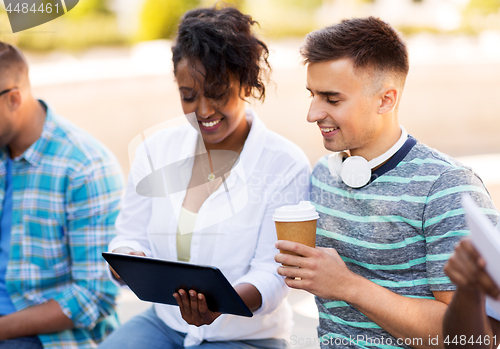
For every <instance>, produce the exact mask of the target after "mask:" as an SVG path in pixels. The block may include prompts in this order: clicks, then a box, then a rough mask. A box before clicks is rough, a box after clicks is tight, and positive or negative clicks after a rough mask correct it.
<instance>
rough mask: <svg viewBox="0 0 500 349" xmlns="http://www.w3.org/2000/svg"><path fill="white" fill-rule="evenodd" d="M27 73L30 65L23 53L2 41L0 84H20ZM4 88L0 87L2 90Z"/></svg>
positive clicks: (0, 46)
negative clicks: (12, 82)
mask: <svg viewBox="0 0 500 349" xmlns="http://www.w3.org/2000/svg"><path fill="white" fill-rule="evenodd" d="M27 71H28V64H27V63H26V59H25V58H24V55H23V54H22V52H21V51H20V50H19V49H18V48H17V47H15V46H13V45H10V44H8V43H6V42H2V41H0V84H4V83H7V82H8V81H14V82H18V81H19V80H20V79H21V76H22V74H25V73H27ZM3 87H4V86H1V85H0V88H3Z"/></svg>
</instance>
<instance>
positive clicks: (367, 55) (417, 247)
mask: <svg viewBox="0 0 500 349" xmlns="http://www.w3.org/2000/svg"><path fill="white" fill-rule="evenodd" d="M302 55H303V57H304V63H305V64H306V65H307V85H306V88H307V89H308V90H309V91H310V93H311V98H312V101H311V106H310V109H309V113H308V116H307V120H308V121H309V122H316V123H317V125H318V126H319V128H320V131H321V133H322V136H323V140H324V146H325V148H326V149H328V150H330V151H332V152H335V153H334V154H332V155H331V156H330V157H328V156H327V157H324V158H322V159H320V161H319V162H318V163H317V164H316V166H315V168H314V172H313V175H312V187H311V201H312V202H313V203H314V204H315V206H316V209H317V211H318V212H319V215H320V218H319V220H318V225H317V246H318V248H310V247H307V246H304V245H301V244H297V243H293V242H289V241H278V243H277V244H276V247H277V248H279V249H281V250H288V251H291V252H295V253H297V254H299V255H300V256H293V255H288V254H278V255H277V256H276V261H277V262H280V263H283V264H287V265H292V266H296V267H299V268H289V267H280V268H279V269H278V273H279V274H281V275H283V276H286V277H287V278H286V280H285V281H286V283H287V285H288V286H290V287H292V288H297V289H304V290H306V291H309V292H311V293H313V294H314V295H316V296H317V297H316V303H317V305H318V309H319V317H320V323H319V327H318V334H319V337H320V344H321V346H322V347H332V346H333V347H336V348H364V347H379V348H389V347H403V348H408V347H418V348H428V347H442V346H443V343H442V339H443V338H442V324H443V316H444V314H445V311H446V309H447V304H448V303H449V302H450V300H451V298H452V295H453V290H454V289H455V286H454V285H453V284H452V283H451V281H450V280H449V279H448V278H447V277H446V275H445V274H444V272H443V266H444V264H445V263H446V261H447V259H448V258H449V256H450V255H451V253H452V252H453V249H454V246H455V244H456V243H457V241H458V240H459V239H460V238H461V237H462V236H464V235H467V234H468V230H467V227H466V222H465V214H464V211H463V209H462V208H461V206H460V197H461V195H462V194H464V193H468V194H470V195H471V196H472V197H473V199H474V200H475V202H476V203H477V204H478V205H479V206H480V207H481V208H482V211H483V212H484V213H485V214H487V215H489V217H490V219H491V220H492V221H493V222H494V223H496V222H497V221H498V213H497V211H496V210H495V209H494V206H493V204H492V202H491V199H490V197H489V194H488V192H487V191H486V189H485V187H484V185H483V184H482V182H481V180H480V179H479V178H478V177H477V176H476V175H475V174H474V173H473V172H472V171H471V170H470V169H468V168H465V167H464V166H462V165H461V164H459V163H457V162H456V161H454V160H453V159H451V158H450V157H448V156H446V155H444V154H442V153H440V152H438V151H436V150H434V149H431V148H429V147H428V146H426V145H424V144H422V143H420V142H418V141H417V140H416V139H415V138H413V137H411V136H408V135H407V133H406V131H405V130H404V128H402V127H401V126H400V125H399V121H398V106H399V102H400V99H401V94H402V92H403V88H404V84H405V79H406V76H407V74H408V70H409V64H408V54H407V49H406V46H405V44H404V42H403V41H402V39H401V37H400V36H399V34H398V33H397V32H396V31H395V30H394V29H393V28H392V27H391V26H389V25H388V24H386V23H385V22H383V21H381V20H379V19H376V18H373V17H369V18H363V19H352V20H345V21H342V22H341V23H339V24H337V25H335V26H331V27H327V28H324V29H321V30H318V31H316V32H313V33H311V34H309V35H308V36H307V38H306V41H305V44H304V46H303V48H302ZM423 102H425V101H423ZM342 151H346V152H343V153H340V152H342Z"/></svg>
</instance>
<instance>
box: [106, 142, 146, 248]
mask: <svg viewBox="0 0 500 349" xmlns="http://www.w3.org/2000/svg"><path fill="white" fill-rule="evenodd" d="M136 154H137V156H136V159H135V161H134V164H133V166H132V168H131V169H130V174H129V178H128V181H127V185H126V187H125V192H124V195H123V197H122V201H121V208H120V213H119V214H118V217H117V218H116V222H115V228H116V237H115V238H114V239H113V240H111V242H110V244H109V247H108V250H109V251H113V250H114V249H115V248H117V247H121V246H128V247H131V248H133V249H134V250H136V251H142V252H144V253H145V254H146V256H150V255H151V247H150V244H149V239H148V234H147V227H148V224H149V220H150V217H151V206H152V198H150V197H146V196H143V195H139V194H137V191H136V188H137V184H138V183H139V182H140V180H142V179H143V178H145V177H146V176H147V175H149V174H151V172H152V170H151V166H150V165H149V161H148V157H147V155H146V153H145V151H144V148H143V147H139V148H138V149H137V153H136Z"/></svg>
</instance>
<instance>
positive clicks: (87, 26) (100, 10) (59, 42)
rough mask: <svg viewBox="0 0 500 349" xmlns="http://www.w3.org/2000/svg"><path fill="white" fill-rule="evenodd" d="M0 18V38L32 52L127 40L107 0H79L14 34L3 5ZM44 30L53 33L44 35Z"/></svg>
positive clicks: (119, 43)
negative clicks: (59, 14)
mask: <svg viewBox="0 0 500 349" xmlns="http://www.w3.org/2000/svg"><path fill="white" fill-rule="evenodd" d="M45 2H50V1H45ZM0 18H1V19H0V40H3V41H8V42H11V43H14V44H15V45H17V46H19V47H21V48H23V49H29V50H31V51H50V50H54V49H64V50H68V51H78V50H83V49H86V48H89V47H93V46H114V45H124V44H126V43H128V42H129V41H130V40H129V39H128V38H126V37H125V36H124V35H123V34H122V33H120V31H119V29H118V26H117V21H116V15H115V14H114V13H113V12H112V11H111V10H110V8H109V5H108V0H80V2H79V3H78V5H77V6H76V7H74V8H73V9H72V10H71V11H69V12H68V13H67V14H66V15H64V16H62V17H59V18H57V19H56V20H53V21H51V22H48V23H45V24H42V25H40V26H38V27H35V28H31V29H28V30H25V31H22V32H19V33H16V34H12V31H11V28H10V24H9V22H8V17H7V13H6V11H5V7H3V6H0ZM47 33H50V34H52V35H44V34H47Z"/></svg>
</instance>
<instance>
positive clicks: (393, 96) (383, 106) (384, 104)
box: [378, 86, 399, 114]
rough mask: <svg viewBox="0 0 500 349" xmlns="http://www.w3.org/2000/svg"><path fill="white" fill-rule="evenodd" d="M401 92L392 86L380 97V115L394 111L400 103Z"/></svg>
mask: <svg viewBox="0 0 500 349" xmlns="http://www.w3.org/2000/svg"><path fill="white" fill-rule="evenodd" d="M398 98H399V90H398V89H397V88H396V87H394V86H390V87H387V88H385V89H384V91H382V93H381V95H380V106H379V108H378V113H379V114H387V113H390V112H391V111H393V110H394V108H395V107H396V104H397V103H398Z"/></svg>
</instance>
